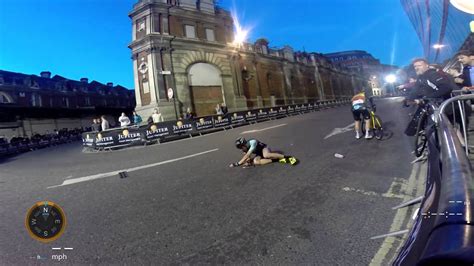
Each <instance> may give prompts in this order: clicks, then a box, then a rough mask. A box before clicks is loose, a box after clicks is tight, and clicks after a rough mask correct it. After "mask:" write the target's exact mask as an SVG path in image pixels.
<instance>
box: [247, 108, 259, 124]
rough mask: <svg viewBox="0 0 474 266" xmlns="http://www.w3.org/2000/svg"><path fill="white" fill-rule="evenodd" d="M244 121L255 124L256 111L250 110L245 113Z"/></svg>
mask: <svg viewBox="0 0 474 266" xmlns="http://www.w3.org/2000/svg"><path fill="white" fill-rule="evenodd" d="M245 120H246V121H247V122H255V121H257V111H256V110H250V111H247V112H246V113H245Z"/></svg>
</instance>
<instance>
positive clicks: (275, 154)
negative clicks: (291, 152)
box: [262, 148, 285, 159]
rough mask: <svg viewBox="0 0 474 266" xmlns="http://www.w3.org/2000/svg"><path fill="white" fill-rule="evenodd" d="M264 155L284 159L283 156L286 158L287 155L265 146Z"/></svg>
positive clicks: (267, 157)
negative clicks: (272, 150)
mask: <svg viewBox="0 0 474 266" xmlns="http://www.w3.org/2000/svg"><path fill="white" fill-rule="evenodd" d="M262 155H263V158H265V159H283V158H285V155H283V154H280V153H276V152H271V151H270V149H269V148H263V150H262Z"/></svg>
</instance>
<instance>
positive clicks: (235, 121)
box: [230, 112, 246, 125]
mask: <svg viewBox="0 0 474 266" xmlns="http://www.w3.org/2000/svg"><path fill="white" fill-rule="evenodd" d="M230 122H231V123H232V125H239V124H245V122H246V121H245V112H237V113H231V114H230Z"/></svg>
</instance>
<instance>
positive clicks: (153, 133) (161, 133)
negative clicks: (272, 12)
mask: <svg viewBox="0 0 474 266" xmlns="http://www.w3.org/2000/svg"><path fill="white" fill-rule="evenodd" d="M142 130H144V132H145V137H146V139H147V140H154V139H159V138H164V137H166V136H169V135H170V134H171V132H172V130H173V128H172V127H171V125H170V124H169V123H164V122H162V123H156V124H150V125H148V126H146V127H144V128H142Z"/></svg>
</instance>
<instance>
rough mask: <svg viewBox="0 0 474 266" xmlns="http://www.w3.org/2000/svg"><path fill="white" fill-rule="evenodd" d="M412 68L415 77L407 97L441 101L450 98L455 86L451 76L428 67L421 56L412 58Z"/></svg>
mask: <svg viewBox="0 0 474 266" xmlns="http://www.w3.org/2000/svg"><path fill="white" fill-rule="evenodd" d="M413 68H414V69H415V72H416V75H417V79H416V83H415V88H414V89H413V90H412V91H411V93H410V94H409V95H408V99H411V100H415V99H419V98H423V97H425V98H429V99H431V100H435V101H436V102H437V103H441V102H442V101H444V100H446V99H448V98H450V94H451V91H452V90H453V89H455V88H456V84H454V82H453V80H452V78H451V77H449V76H448V75H446V74H443V72H439V71H436V70H435V69H432V68H430V65H429V64H428V61H426V60H425V59H422V58H419V59H415V60H413Z"/></svg>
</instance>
